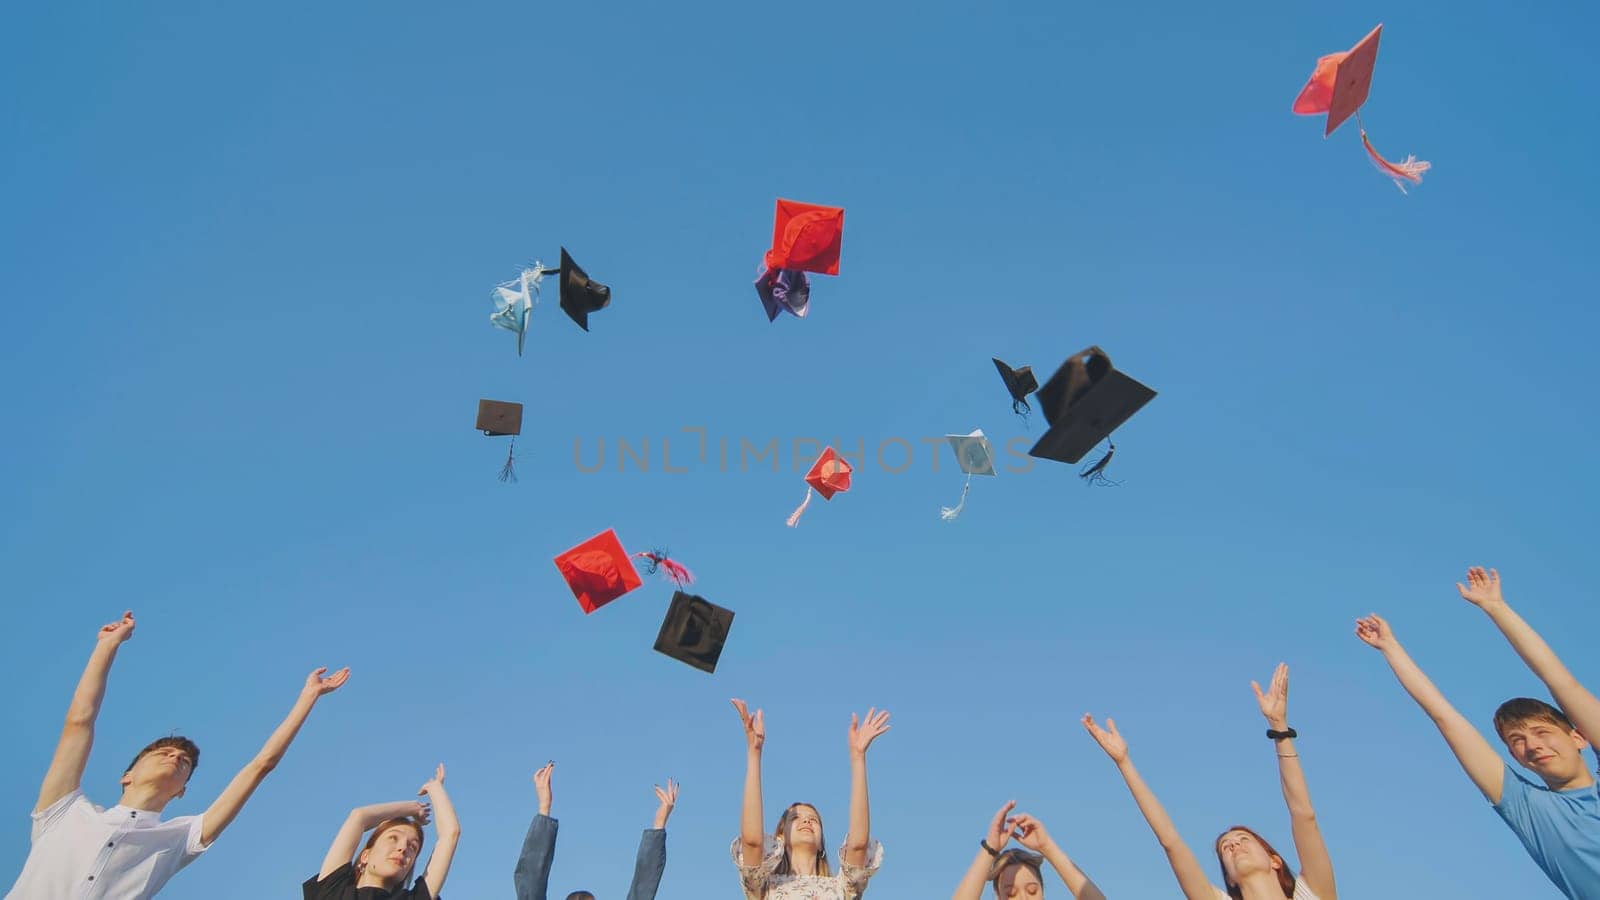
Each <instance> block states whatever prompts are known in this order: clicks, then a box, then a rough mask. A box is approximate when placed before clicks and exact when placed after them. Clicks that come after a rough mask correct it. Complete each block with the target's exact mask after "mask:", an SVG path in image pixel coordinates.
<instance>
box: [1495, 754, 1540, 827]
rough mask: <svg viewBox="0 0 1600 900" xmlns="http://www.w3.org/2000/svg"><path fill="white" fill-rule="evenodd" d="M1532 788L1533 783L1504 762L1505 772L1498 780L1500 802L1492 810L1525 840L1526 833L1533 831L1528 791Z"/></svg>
mask: <svg viewBox="0 0 1600 900" xmlns="http://www.w3.org/2000/svg"><path fill="white" fill-rule="evenodd" d="M1531 790H1533V785H1531V784H1529V783H1528V782H1527V781H1525V780H1523V778H1522V776H1521V775H1518V774H1517V773H1516V772H1515V771H1514V770H1513V769H1512V768H1511V764H1510V763H1506V768H1505V774H1504V775H1502V776H1501V781H1500V802H1499V803H1496V804H1495V805H1494V811H1495V812H1497V813H1499V814H1500V818H1502V819H1504V820H1505V823H1506V824H1507V825H1509V826H1511V830H1512V831H1514V832H1516V834H1517V837H1519V838H1522V839H1523V842H1524V843H1526V842H1527V838H1528V835H1529V834H1530V833H1532V831H1533V815H1532V811H1531V808H1530V803H1529V797H1528V793H1529V792H1530V791H1531Z"/></svg>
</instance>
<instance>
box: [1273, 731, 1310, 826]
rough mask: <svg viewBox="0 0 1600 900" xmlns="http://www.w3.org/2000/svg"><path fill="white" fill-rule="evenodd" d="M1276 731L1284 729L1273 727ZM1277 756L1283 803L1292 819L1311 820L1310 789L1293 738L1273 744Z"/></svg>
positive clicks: (1282, 739) (1283, 739)
mask: <svg viewBox="0 0 1600 900" xmlns="http://www.w3.org/2000/svg"><path fill="white" fill-rule="evenodd" d="M1273 728H1274V729H1276V730H1278V731H1283V730H1284V729H1282V728H1278V726H1277V725H1274V726H1273ZM1274 744H1275V746H1274V748H1273V749H1274V752H1276V753H1277V756H1278V781H1279V783H1280V784H1281V786H1282V787H1283V803H1284V805H1285V806H1287V807H1288V808H1289V817H1290V818H1293V819H1302V818H1303V819H1311V818H1315V817H1316V814H1315V812H1314V811H1313V809H1312V807H1311V787H1310V785H1308V784H1306V773H1305V770H1304V769H1303V768H1301V766H1300V751H1298V750H1296V749H1295V746H1294V739H1293V738H1281V739H1279V740H1277V741H1275V742H1274Z"/></svg>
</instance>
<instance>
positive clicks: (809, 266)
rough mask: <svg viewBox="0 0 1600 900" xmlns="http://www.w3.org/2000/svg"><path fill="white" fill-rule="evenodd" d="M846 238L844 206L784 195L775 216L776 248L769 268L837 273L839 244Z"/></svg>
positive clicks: (827, 273) (768, 265)
mask: <svg viewBox="0 0 1600 900" xmlns="http://www.w3.org/2000/svg"><path fill="white" fill-rule="evenodd" d="M843 242H844V209H843V207H838V206H817V205H816V204H813V203H801V202H800V201H798V200H784V199H783V198H781V197H780V198H779V199H778V210H777V213H776V214H775V215H774V217H773V220H772V249H771V250H768V251H767V259H766V262H767V268H769V269H796V270H799V271H802V272H816V273H817V274H819V275H837V274H839V248H840V245H841V244H842V243H843Z"/></svg>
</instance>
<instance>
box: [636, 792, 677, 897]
mask: <svg viewBox="0 0 1600 900" xmlns="http://www.w3.org/2000/svg"><path fill="white" fill-rule="evenodd" d="M655 789H656V800H657V801H658V803H659V805H657V806H656V818H655V827H653V828H649V829H646V831H645V833H644V835H643V836H642V837H640V838H639V853H638V855H637V856H635V857H634V860H633V880H632V881H631V882H629V883H628V900H655V896H656V891H657V890H658V889H659V888H660V887H661V875H662V873H664V872H665V871H666V869H667V819H668V817H670V816H671V815H672V808H673V807H674V806H677V805H678V785H677V783H676V782H674V781H673V780H672V779H671V778H668V779H667V786H666V787H665V788H663V787H661V786H660V785H656V786H655Z"/></svg>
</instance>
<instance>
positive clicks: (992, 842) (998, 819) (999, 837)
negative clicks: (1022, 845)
mask: <svg viewBox="0 0 1600 900" xmlns="http://www.w3.org/2000/svg"><path fill="white" fill-rule="evenodd" d="M1016 808H1017V801H1015V800H1007V801H1006V805H1005V806H1002V807H1000V809H999V811H998V812H996V813H995V814H994V818H993V819H991V820H990V821H989V834H988V835H987V836H985V837H984V839H983V840H984V842H985V843H987V844H988V845H989V849H991V850H993V851H995V852H996V853H999V852H1000V851H1001V850H1004V849H1005V848H1006V844H1008V843H1010V842H1011V838H1012V836H1013V835H1012V833H1011V825H1012V823H1013V822H1014V821H1015V820H1013V819H1011V818H1008V817H1009V816H1010V815H1011V811H1012V810H1013V809H1016Z"/></svg>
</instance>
